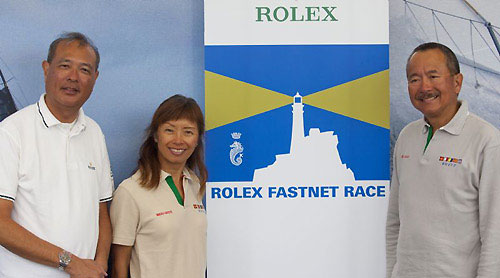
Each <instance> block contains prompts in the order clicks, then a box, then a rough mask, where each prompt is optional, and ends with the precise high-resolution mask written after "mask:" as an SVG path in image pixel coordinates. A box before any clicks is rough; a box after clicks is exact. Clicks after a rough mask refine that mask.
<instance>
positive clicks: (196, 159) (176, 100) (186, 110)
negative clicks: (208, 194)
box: [137, 95, 208, 196]
mask: <svg viewBox="0 0 500 278" xmlns="http://www.w3.org/2000/svg"><path fill="white" fill-rule="evenodd" d="M183 119H185V120H189V121H192V122H193V123H196V126H197V128H198V145H197V146H196V148H195V149H194V151H193V154H192V155H191V156H190V157H189V158H188V160H187V162H186V166H187V167H188V168H189V169H190V170H192V171H194V173H195V174H196V175H197V176H198V179H199V180H200V191H199V194H200V196H202V195H203V194H204V193H205V185H206V182H207V178H208V172H207V168H206V166H205V161H204V160H205V155H204V147H203V137H204V134H205V122H204V119H203V113H202V112H201V109H200V106H198V104H197V103H196V101H195V100H194V99H192V98H189V97H185V96H182V95H174V96H171V97H169V98H168V99H167V100H165V101H164V102H162V103H161V104H160V106H158V108H157V109H156V111H155V113H154V115H153V119H152V120H151V124H150V125H149V127H148V128H147V129H146V139H145V140H144V143H143V144H142V146H141V149H140V152H139V161H138V165H137V169H138V170H139V174H140V176H139V183H140V184H141V185H142V186H143V187H145V188H149V189H155V188H156V187H158V184H159V182H160V171H161V166H160V161H159V160H158V146H157V143H156V142H155V136H156V132H157V131H158V127H159V126H160V125H162V124H164V123H166V122H168V121H176V120H183Z"/></svg>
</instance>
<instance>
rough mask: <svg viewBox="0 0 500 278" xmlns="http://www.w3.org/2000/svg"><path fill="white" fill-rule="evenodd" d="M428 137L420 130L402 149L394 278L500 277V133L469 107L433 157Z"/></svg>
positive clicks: (395, 199) (393, 203) (395, 180)
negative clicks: (469, 109)
mask: <svg viewBox="0 0 500 278" xmlns="http://www.w3.org/2000/svg"><path fill="white" fill-rule="evenodd" d="M428 132H429V125H428V124H427V123H426V122H425V121H424V120H423V119H420V120H418V121H415V122H412V123H410V124H409V125H407V126H406V127H405V128H404V129H403V130H402V131H401V133H400V135H399V138H398V141H397V143H396V146H395V148H394V170H393V174H392V181H391V195H390V201H389V210H388V214H387V234H386V235H387V277H392V278H410V277H411V278H413V277H454V278H486V277H500V171H499V170H500V132H499V131H498V129H496V128H495V127H494V126H492V125H491V124H489V123H487V122H486V121H484V120H482V119H481V118H479V117H478V116H476V115H474V114H472V113H469V112H468V106H467V102H465V101H462V105H461V106H460V108H459V110H458V112H457V113H456V114H455V116H454V117H453V119H452V120H451V121H450V122H449V123H448V124H446V125H445V126H443V127H441V128H440V129H438V130H436V131H435V133H434V135H433V136H432V139H431V140H430V142H429V145H428V146H427V149H425V144H426V142H427V136H428ZM424 149H425V151H424ZM391 275H392V276H391Z"/></svg>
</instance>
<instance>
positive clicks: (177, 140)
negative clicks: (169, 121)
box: [174, 131, 183, 143]
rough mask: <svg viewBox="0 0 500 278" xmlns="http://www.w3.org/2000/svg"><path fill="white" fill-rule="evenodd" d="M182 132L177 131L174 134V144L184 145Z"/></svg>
mask: <svg viewBox="0 0 500 278" xmlns="http://www.w3.org/2000/svg"><path fill="white" fill-rule="evenodd" d="M182 139H183V137H182V132H180V131H177V132H176V133H175V134H174V143H182Z"/></svg>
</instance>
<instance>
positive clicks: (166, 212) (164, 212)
mask: <svg viewBox="0 0 500 278" xmlns="http://www.w3.org/2000/svg"><path fill="white" fill-rule="evenodd" d="M166 214H172V211H171V210H167V211H162V212H158V213H157V214H156V216H162V215H166Z"/></svg>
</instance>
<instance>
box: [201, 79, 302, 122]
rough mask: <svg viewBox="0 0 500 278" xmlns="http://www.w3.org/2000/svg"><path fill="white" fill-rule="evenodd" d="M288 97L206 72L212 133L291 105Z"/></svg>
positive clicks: (207, 117)
mask: <svg viewBox="0 0 500 278" xmlns="http://www.w3.org/2000/svg"><path fill="white" fill-rule="evenodd" d="M292 101H293V98H292V97H290V96H287V95H283V94H280V93H277V92H275V91H271V90H268V89H264V88H261V87H258V86H255V85H252V84H248V83H245V82H242V81H239V80H236V79H233V78H229V77H226V76H223V75H220V74H216V73H213V72H210V71H205V115H207V116H206V118H205V124H206V129H207V130H210V129H213V128H216V127H219V126H222V125H226V124H229V123H232V122H235V121H239V120H241V119H245V118H248V117H251V116H254V115H257V114H260V113H263V112H267V111H269V110H272V109H275V108H278V107H281V106H284V105H287V104H290V103H292Z"/></svg>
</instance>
